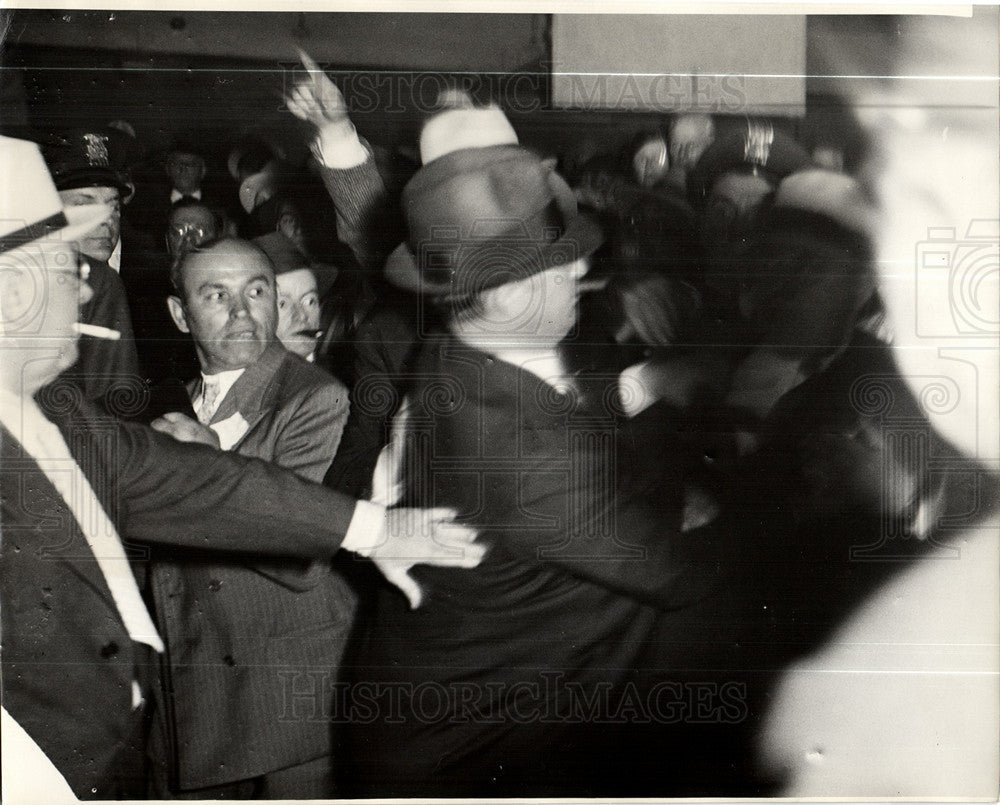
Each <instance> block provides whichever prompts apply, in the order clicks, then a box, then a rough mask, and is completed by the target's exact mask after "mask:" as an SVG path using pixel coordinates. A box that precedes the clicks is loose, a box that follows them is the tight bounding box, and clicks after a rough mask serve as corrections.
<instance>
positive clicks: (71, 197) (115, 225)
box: [59, 187, 122, 262]
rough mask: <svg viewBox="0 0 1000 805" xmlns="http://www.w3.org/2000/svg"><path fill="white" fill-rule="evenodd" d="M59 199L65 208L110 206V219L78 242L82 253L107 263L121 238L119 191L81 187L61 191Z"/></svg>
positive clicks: (106, 188)
mask: <svg viewBox="0 0 1000 805" xmlns="http://www.w3.org/2000/svg"><path fill="white" fill-rule="evenodd" d="M59 198H60V199H62V203H63V206H64V207H80V206H84V205H87V204H108V205H110V207H111V215H110V217H109V218H108V219H107V220H106V221H104V223H102V224H99V225H98V226H96V227H94V228H93V229H91V230H90V231H89V232H88V233H87V234H86V235H84V236H83V237H82V238H80V240H79V241H77V244H78V246H79V247H80V253H81V254H83V255H85V256H87V257H92V258H93V259H94V260H101V261H105V262H106V261H107V259H108V258H109V257H111V253H112V252H113V251H114V250H115V246H117V245H118V238H119V237H120V236H121V227H122V209H121V199H120V198H119V195H118V189H117V188H114V187H80V188H77V189H75V190H60V191H59Z"/></svg>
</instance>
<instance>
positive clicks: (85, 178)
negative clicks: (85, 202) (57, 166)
mask: <svg viewBox="0 0 1000 805" xmlns="http://www.w3.org/2000/svg"><path fill="white" fill-rule="evenodd" d="M55 183H56V190H79V189H80V188H81V187H113V188H115V189H116V190H117V191H118V192H119V193H120V194H121V195H122V199H123V200H124V199H125V198H126V197H128V199H129V200H131V198H132V195H133V194H134V193H135V187H134V186H133V185H132V183H131V182H128V181H126V179H125V177H124V176H122V175H121V174H120V173H119V172H118V171H115V170H112V169H110V168H100V167H94V168H83V169H80V170H71V171H67V172H66V173H64V174H61V175H60V176H59V177H58V178H56V180H55Z"/></svg>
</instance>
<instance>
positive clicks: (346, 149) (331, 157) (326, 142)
mask: <svg viewBox="0 0 1000 805" xmlns="http://www.w3.org/2000/svg"><path fill="white" fill-rule="evenodd" d="M312 152H313V155H314V156H315V157H316V159H318V160H319V161H320V163H322V164H323V165H325V166H326V167H328V168H332V169H334V170H347V169H348V168H356V167H357V166H358V165H361V164H363V163H364V162H365V161H366V160H367V159H369V158H370V157H371V152H370V151H369V150H368V148H367V147H366V146H365V144H364V143H363V142H361V138H360V137H358V132H357V129H355V128H354V126H353V125H350V128H349V129H347V128H341V127H339V126H338V127H333V128H329V129H326V130H324V131H321V132H320V133H319V136H317V137H316V140H315V141H314V142H313V147H312Z"/></svg>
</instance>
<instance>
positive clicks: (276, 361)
mask: <svg viewBox="0 0 1000 805" xmlns="http://www.w3.org/2000/svg"><path fill="white" fill-rule="evenodd" d="M288 356H289V353H288V351H287V350H286V349H285V348H284V347H283V346H282V345H281V343H280V342H279V341H274V342H272V343H271V344H269V345H268V347H267V349H265V350H264V352H263V353H262V354H261V356H260V358H258V359H257V362H256V363H254V364H252V365H251V366H248V367H247V369H246V371H245V372H244V373H243V374H242V375H240V377H239V379H238V380H237V381H236V382H235V383H233V386H232V388H231V389H229V393H228V394H226V396H225V398H224V399H223V400H222V403H221V404H220V405H219V407H218V408H217V409H216V411H215V415H214V416H213V417H212V421H211V422H210V423H209V424H210V425H214V424H216V423H218V422H222V421H223V420H225V419H229V418H230V417H231V416H233V415H234V414H239V415H240V416H241V417H243V419H244V420H245V421H246V423H247V425H248V427H247V430H246V432H247V433H249V432H250V431H251V430H253V429H254V427H255V426H256V425H257V423H259V422H260V421H261V419H263V418H264V416H265V415H266V414H267V412H268V411H270V410H272V409H273V408H274V404H275V397H276V396H277V394H278V390H279V387H280V384H279V383H278V382H277V375H278V370H279V369H280V368H281V366H282V365H283V364H284V362H285V360H286V359H287V358H288ZM199 390H200V387H199ZM244 438H245V434H244ZM242 441H243V439H242V438H241V439H240V442H242ZM240 442H237V443H236V444H235V445H233V447H232V448H231V449H234V450H235V449H236V448H237V447H238V445H239V443H240Z"/></svg>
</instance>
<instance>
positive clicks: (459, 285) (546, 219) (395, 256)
mask: <svg viewBox="0 0 1000 805" xmlns="http://www.w3.org/2000/svg"><path fill="white" fill-rule="evenodd" d="M402 206H403V215H404V217H405V219H406V223H407V227H408V231H409V238H408V240H407V242H405V243H402V244H400V245H399V246H398V247H397V248H396V249H395V251H393V252H392V254H390V255H389V259H388V260H387V262H386V268H385V272H386V277H387V279H388V280H389V281H390V282H391V283H392V284H394V285H396V286H397V287H400V288H403V289H405V290H409V291H414V292H418V293H425V294H428V295H431V296H438V297H443V298H451V299H459V298H465V297H468V296H471V295H474V294H476V293H478V292H480V291H484V290H487V289H488V288H494V287H497V286H499V285H503V284H506V283H508V282H515V281H517V280H521V279H524V278H526V277H529V276H531V275H533V274H537V273H539V272H541V271H545V270H546V269H549V268H553V267H555V266H558V265H564V264H567V263H571V262H573V261H575V260H578V259H580V258H582V257H586V256H588V255H590V254H591V253H593V251H594V250H595V249H597V247H598V246H600V245H601V243H602V242H603V240H604V236H603V233H602V231H601V227H600V225H599V224H598V222H597V220H596V219H595V218H593V217H591V216H590V215H588V214H584V213H581V212H579V211H578V210H577V205H576V197H575V196H574V195H573V191H572V190H571V189H570V187H569V185H567V184H566V182H565V180H563V179H562V178H561V177H560V176H558V175H557V174H556V173H555V172H554V171H552V169H551V168H550V167H548V166H546V165H545V164H544V163H543V162H542V161H541V160H540V159H539V158H538V156H536V155H535V154H534V153H532V152H531V151H529V150H527V149H525V148H522V147H520V146H516V145H496V146H487V147H482V148H465V149H461V150H457V151H452V152H451V153H447V154H444V155H441V156H438V157H437V158H436V159H434V160H433V161H431V162H430V163H428V164H427V165H425V166H424V167H423V168H421V169H420V170H419V171H418V172H417V174H416V175H415V176H414V177H413V178H412V179H411V180H410V182H409V183H408V184H407V185H406V187H405V188H404V190H403V197H402Z"/></svg>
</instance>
